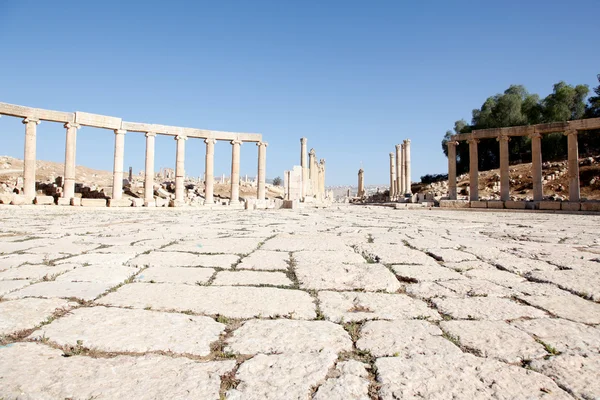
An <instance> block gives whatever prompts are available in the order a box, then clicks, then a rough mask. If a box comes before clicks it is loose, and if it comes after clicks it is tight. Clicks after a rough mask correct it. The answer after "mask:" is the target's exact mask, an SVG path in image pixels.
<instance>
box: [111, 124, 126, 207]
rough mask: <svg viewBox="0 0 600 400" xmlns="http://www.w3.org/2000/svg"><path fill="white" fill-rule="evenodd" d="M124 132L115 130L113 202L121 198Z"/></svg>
mask: <svg viewBox="0 0 600 400" xmlns="http://www.w3.org/2000/svg"><path fill="white" fill-rule="evenodd" d="M126 132H127V131H126V130H122V129H116V130H115V161H114V166H113V193H112V198H113V199H114V200H120V199H122V198H123V157H124V155H125V133H126Z"/></svg>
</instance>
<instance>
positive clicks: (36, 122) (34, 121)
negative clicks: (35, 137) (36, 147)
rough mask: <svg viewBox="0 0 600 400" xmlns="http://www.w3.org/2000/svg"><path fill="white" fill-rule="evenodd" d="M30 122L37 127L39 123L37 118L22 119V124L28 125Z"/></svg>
mask: <svg viewBox="0 0 600 400" xmlns="http://www.w3.org/2000/svg"><path fill="white" fill-rule="evenodd" d="M30 122H33V123H35V124H37V125H39V124H40V122H41V121H40V120H39V119H38V118H29V117H27V118H25V119H23V123H24V124H28V123H30Z"/></svg>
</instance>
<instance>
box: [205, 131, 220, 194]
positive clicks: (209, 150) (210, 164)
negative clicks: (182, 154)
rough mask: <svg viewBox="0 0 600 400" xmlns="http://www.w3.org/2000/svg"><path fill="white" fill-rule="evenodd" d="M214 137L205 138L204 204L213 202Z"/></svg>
mask: <svg viewBox="0 0 600 400" xmlns="http://www.w3.org/2000/svg"><path fill="white" fill-rule="evenodd" d="M216 142H217V141H216V140H215V139H205V140H204V143H206V159H205V160H206V164H205V167H204V171H205V172H204V204H207V205H209V204H214V203H215V200H214V198H213V193H214V183H215V143H216Z"/></svg>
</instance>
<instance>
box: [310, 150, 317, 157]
mask: <svg viewBox="0 0 600 400" xmlns="http://www.w3.org/2000/svg"><path fill="white" fill-rule="evenodd" d="M308 155H310V156H316V155H317V152H316V151H315V149H310V151H309V152H308Z"/></svg>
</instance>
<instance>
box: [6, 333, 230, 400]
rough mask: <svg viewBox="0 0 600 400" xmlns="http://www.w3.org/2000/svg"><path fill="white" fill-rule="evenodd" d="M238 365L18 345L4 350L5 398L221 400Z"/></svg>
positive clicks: (181, 358) (35, 345) (29, 344)
mask: <svg viewBox="0 0 600 400" xmlns="http://www.w3.org/2000/svg"><path fill="white" fill-rule="evenodd" d="M234 366H235V360H228V361H215V362H204V363H203V362H197V361H193V360H190V359H187V358H185V357H179V358H172V357H165V356H160V355H146V356H142V357H130V356H118V357H114V358H91V357H87V356H72V357H68V358H67V357H63V351H62V350H56V349H53V348H50V347H48V346H45V345H43V344H36V343H14V344H12V345H10V347H4V348H0V397H4V398H7V399H13V398H29V399H50V398H52V399H66V398H78V399H91V398H96V399H98V398H102V399H126V398H127V399H167V398H169V399H173V398H180V399H184V398H197V399H218V398H219V389H220V386H221V380H220V376H221V375H224V374H226V373H228V372H229V371H231V370H232V369H233V368H234ZM49 371H50V372H49ZM142 377H143V379H142Z"/></svg>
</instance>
